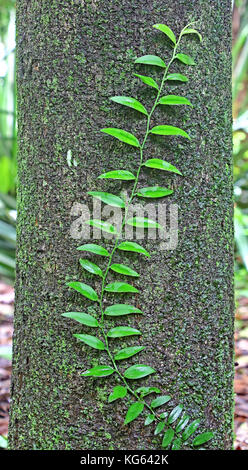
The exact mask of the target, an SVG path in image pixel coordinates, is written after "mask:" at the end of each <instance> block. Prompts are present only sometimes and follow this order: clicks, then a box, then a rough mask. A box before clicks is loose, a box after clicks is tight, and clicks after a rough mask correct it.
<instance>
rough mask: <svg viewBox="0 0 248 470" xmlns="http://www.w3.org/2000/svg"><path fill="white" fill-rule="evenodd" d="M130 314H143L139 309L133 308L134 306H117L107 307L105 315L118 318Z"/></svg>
mask: <svg viewBox="0 0 248 470" xmlns="http://www.w3.org/2000/svg"><path fill="white" fill-rule="evenodd" d="M130 313H142V312H141V310H140V309H139V308H136V307H133V305H126V304H115V305H111V306H110V307H107V308H106V310H105V312H104V315H108V316H112V317H116V316H119V315H129V314H130Z"/></svg>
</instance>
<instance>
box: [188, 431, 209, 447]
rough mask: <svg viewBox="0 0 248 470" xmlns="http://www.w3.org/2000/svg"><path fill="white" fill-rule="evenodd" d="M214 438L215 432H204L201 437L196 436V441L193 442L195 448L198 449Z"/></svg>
mask: <svg viewBox="0 0 248 470" xmlns="http://www.w3.org/2000/svg"><path fill="white" fill-rule="evenodd" d="M213 437H214V434H213V432H210V431H209V432H203V433H202V434H199V436H196V437H195V439H194V440H193V446H194V447H197V446H200V445H201V444H204V443H205V442H208V441H210V439H212V438H213Z"/></svg>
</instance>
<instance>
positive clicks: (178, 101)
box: [158, 95, 193, 106]
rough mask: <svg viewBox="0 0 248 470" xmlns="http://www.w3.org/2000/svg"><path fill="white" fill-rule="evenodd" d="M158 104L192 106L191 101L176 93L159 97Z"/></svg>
mask: <svg viewBox="0 0 248 470" xmlns="http://www.w3.org/2000/svg"><path fill="white" fill-rule="evenodd" d="M158 104H164V105H167V106H175V105H184V104H185V105H188V106H193V105H192V103H191V102H190V101H189V100H188V99H187V98H184V96H177V95H167V96H163V97H162V98H160V100H159V102H158Z"/></svg>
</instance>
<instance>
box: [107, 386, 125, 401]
mask: <svg viewBox="0 0 248 470" xmlns="http://www.w3.org/2000/svg"><path fill="white" fill-rule="evenodd" d="M126 394H127V388H126V387H123V386H122V385H117V386H116V387H114V390H113V392H112V393H111V394H110V395H109V398H108V402H109V403H112V401H115V400H118V398H124V397H125V396H126Z"/></svg>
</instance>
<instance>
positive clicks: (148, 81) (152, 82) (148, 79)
mask: <svg viewBox="0 0 248 470" xmlns="http://www.w3.org/2000/svg"><path fill="white" fill-rule="evenodd" d="M134 75H135V77H138V78H140V80H141V81H142V82H143V83H145V85H148V86H151V87H152V88H155V90H158V89H159V87H158V84H157V83H156V82H155V80H153V78H151V77H146V76H145V75H139V74H138V73H134Z"/></svg>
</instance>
